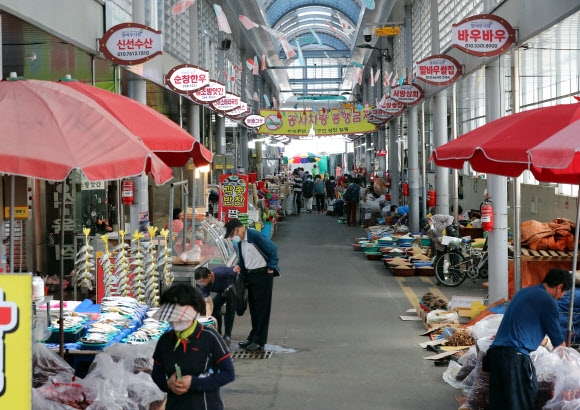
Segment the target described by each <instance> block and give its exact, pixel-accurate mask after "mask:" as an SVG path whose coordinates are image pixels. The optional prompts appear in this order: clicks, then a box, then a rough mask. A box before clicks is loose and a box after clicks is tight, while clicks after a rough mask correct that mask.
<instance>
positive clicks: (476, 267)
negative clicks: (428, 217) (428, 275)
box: [435, 239, 488, 288]
mask: <svg viewBox="0 0 580 410" xmlns="http://www.w3.org/2000/svg"><path fill="white" fill-rule="evenodd" d="M471 242H474V241H467V240H464V239H462V240H461V241H454V242H451V243H450V244H449V245H447V247H446V249H445V253H443V254H442V255H440V256H438V257H437V258H436V260H435V278H436V279H437V282H438V283H439V284H441V285H443V286H447V287H452V288H453V287H456V286H459V285H461V284H462V283H463V282H464V281H465V279H467V278H468V277H469V278H471V279H475V278H477V277H481V278H487V276H488V263H487V239H486V240H485V244H484V246H483V249H474V248H473V247H472V246H471Z"/></svg>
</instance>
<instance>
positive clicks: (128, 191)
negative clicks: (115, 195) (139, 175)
mask: <svg viewBox="0 0 580 410" xmlns="http://www.w3.org/2000/svg"><path fill="white" fill-rule="evenodd" d="M121 197H122V198H123V204H125V205H131V204H132V203H133V181H132V180H130V179H126V180H124V181H123V188H122V192H121Z"/></svg>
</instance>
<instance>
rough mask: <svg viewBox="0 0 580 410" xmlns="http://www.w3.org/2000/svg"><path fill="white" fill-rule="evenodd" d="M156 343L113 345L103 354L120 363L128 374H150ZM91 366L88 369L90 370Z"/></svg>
mask: <svg viewBox="0 0 580 410" xmlns="http://www.w3.org/2000/svg"><path fill="white" fill-rule="evenodd" d="M156 345H157V341H152V342H149V343H145V344H141V345H126V344H124V343H114V344H112V345H111V346H109V347H106V348H105V350H104V352H105V353H106V354H108V355H110V356H111V357H112V358H113V360H114V361H115V362H118V363H121V364H122V365H123V368H124V369H125V370H126V371H128V372H129V373H133V374H137V373H139V372H144V373H147V374H151V371H152V370H153V352H155V346H156ZM92 367H93V365H91V368H90V369H89V372H90V371H91V370H92Z"/></svg>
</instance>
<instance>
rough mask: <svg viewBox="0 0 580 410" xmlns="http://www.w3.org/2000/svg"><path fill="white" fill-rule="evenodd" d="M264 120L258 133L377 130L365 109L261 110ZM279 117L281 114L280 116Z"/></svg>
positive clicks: (349, 132)
mask: <svg viewBox="0 0 580 410" xmlns="http://www.w3.org/2000/svg"><path fill="white" fill-rule="evenodd" d="M260 115H261V116H262V117H264V120H265V123H264V125H262V126H261V127H260V129H259V131H258V134H271V135H291V136H307V135H308V134H309V132H310V129H311V128H312V127H314V132H315V133H316V135H317V136H319V135H337V134H358V133H367V132H374V131H376V130H377V127H376V126H375V125H374V124H371V123H370V122H368V121H367V115H366V114H365V112H364V110H358V109H356V108H351V109H345V108H338V109H336V108H335V109H332V110H325V112H322V111H318V112H316V111H310V110H309V111H306V110H304V111H273V110H260ZM279 117H280V118H279Z"/></svg>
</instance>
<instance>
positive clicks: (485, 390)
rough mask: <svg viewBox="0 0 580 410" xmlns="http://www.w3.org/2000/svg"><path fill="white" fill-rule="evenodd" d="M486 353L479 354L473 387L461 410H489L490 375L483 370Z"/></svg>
mask: <svg viewBox="0 0 580 410" xmlns="http://www.w3.org/2000/svg"><path fill="white" fill-rule="evenodd" d="M483 356H485V353H484V352H479V353H478V361H477V366H475V369H474V370H473V385H472V386H471V389H470V390H469V395H468V396H467V401H466V402H465V404H464V405H462V406H461V407H460V408H459V410H487V409H488V407H489V373H487V372H484V371H483V370H482V369H481V359H482V358H483Z"/></svg>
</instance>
